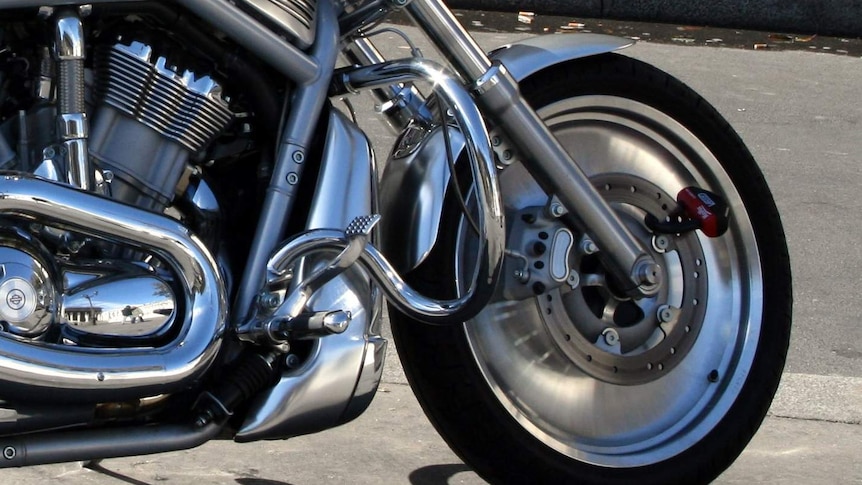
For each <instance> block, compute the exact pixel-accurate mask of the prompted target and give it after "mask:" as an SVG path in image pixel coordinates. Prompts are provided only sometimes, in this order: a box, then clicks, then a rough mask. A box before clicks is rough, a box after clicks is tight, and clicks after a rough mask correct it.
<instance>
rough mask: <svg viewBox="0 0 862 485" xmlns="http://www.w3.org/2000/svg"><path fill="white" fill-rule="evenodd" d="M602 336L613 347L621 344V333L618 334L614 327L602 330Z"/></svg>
mask: <svg viewBox="0 0 862 485" xmlns="http://www.w3.org/2000/svg"><path fill="white" fill-rule="evenodd" d="M602 337H604V338H605V343H606V344H608V345H610V346H611V347H614V346H616V345H619V343H620V334H618V333H617V331H616V330H614V329H612V328H606V329H605V330H604V331H603V332H602Z"/></svg>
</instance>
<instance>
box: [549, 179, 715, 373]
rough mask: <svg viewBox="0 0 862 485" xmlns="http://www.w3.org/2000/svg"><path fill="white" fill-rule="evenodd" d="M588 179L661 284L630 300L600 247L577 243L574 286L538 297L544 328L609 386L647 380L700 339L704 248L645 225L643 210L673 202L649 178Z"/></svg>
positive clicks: (659, 210) (692, 236) (693, 236)
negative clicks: (656, 268)
mask: <svg viewBox="0 0 862 485" xmlns="http://www.w3.org/2000/svg"><path fill="white" fill-rule="evenodd" d="M593 182H594V184H595V185H596V187H597V188H598V189H599V190H600V192H601V193H602V195H603V196H604V197H605V199H606V200H607V201H608V202H609V203H610V204H611V206H612V207H613V208H614V209H615V211H616V212H617V214H618V215H619V216H620V218H621V219H622V220H623V222H624V224H625V225H626V226H627V227H628V229H629V230H630V231H631V232H632V234H633V235H634V236H635V237H636V238H637V239H638V240H640V241H641V243H642V244H643V246H644V247H645V248H647V249H648V250H649V251H650V253H651V254H652V256H653V258H655V261H656V262H658V263H659V265H660V266H661V268H662V271H663V273H664V274H663V281H664V282H665V284H664V286H663V287H662V289H661V290H660V291H659V292H658V294H656V295H653V296H650V297H645V298H641V299H639V300H635V299H632V298H629V297H627V296H625V295H624V294H623V292H622V291H619V290H618V289H617V288H616V285H615V284H614V282H613V281H612V279H611V278H610V276H609V275H608V274H607V272H606V271H605V270H604V267H603V266H602V264H601V253H600V252H594V251H595V248H589V249H585V247H584V246H583V245H582V247H581V248H579V250H578V251H574V252H573V254H572V256H571V259H570V264H571V267H572V268H573V269H575V271H577V272H578V273H579V275H580V283H579V285H578V286H577V287H575V288H574V289H572V288H569V287H567V286H565V285H564V286H561V287H559V288H556V289H554V290H552V291H549V292H547V293H546V294H543V295H540V296H538V297H537V298H536V300H537V303H538V305H539V306H540V308H541V315H542V319H543V322H544V324H545V326H546V327H547V329H548V331H549V334H550V335H551V337H552V338H553V339H554V341H555V343H556V344H557V346H558V347H559V348H560V349H561V350H562V351H563V352H564V353H565V355H566V356H567V357H568V358H569V359H570V360H571V361H572V363H573V364H575V365H576V366H577V367H579V368H580V369H582V370H583V371H584V372H586V373H587V374H589V375H591V376H593V377H594V378H596V379H600V380H602V381H605V382H609V383H612V384H619V385H631V384H641V383H644V382H649V381H652V380H654V379H658V378H660V377H661V376H662V375H663V374H665V373H667V372H668V371H670V370H671V369H673V368H674V367H675V366H676V365H677V364H678V363H679V362H681V361H682V360H683V359H684V358H685V356H686V354H687V353H688V351H689V350H690V349H691V347H692V346H693V345H694V343H695V341H696V340H697V336H698V333H699V332H700V329H701V325H702V323H703V320H704V314H705V307H706V305H705V304H701V302H705V301H706V296H707V274H706V271H707V270H706V266H705V265H704V255H703V252H702V247H701V244H700V242H699V239H698V235H697V233H696V232H689V233H685V234H676V235H654V234H653V233H652V232H650V231H649V230H648V229H647V228H646V226H645V225H644V223H643V220H644V216H645V215H646V214H647V213H649V214H653V215H655V216H657V217H660V218H666V217H669V216H670V213H671V211H672V210H673V209H674V207H675V204H676V203H675V200H674V198H673V197H672V196H670V195H669V194H667V193H665V192H664V191H662V190H661V189H659V188H658V187H656V186H655V185H653V184H651V183H650V182H648V181H646V180H643V179H641V178H638V177H634V176H631V175H622V174H612V175H603V176H598V177H595V178H594V179H593Z"/></svg>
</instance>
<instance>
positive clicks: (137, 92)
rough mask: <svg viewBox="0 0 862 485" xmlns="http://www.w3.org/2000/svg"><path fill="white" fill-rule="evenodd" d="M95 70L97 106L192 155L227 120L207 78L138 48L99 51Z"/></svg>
mask: <svg viewBox="0 0 862 485" xmlns="http://www.w3.org/2000/svg"><path fill="white" fill-rule="evenodd" d="M96 70H97V75H98V79H99V81H98V83H97V87H96V94H97V96H98V97H99V98H100V99H101V100H102V101H104V102H105V103H107V104H108V105H110V106H112V107H113V108H115V109H117V110H119V111H120V112H122V113H123V114H125V115H127V116H129V117H131V118H133V119H135V120H137V121H139V122H141V123H143V124H144V125H146V126H148V127H150V128H152V129H153V130H156V131H157V132H158V133H160V134H161V135H162V136H164V137H166V138H168V139H170V140H174V141H176V142H178V143H180V144H181V145H183V146H184V147H186V148H188V149H189V150H191V151H192V152H197V151H200V150H201V149H202V148H204V147H205V146H206V145H207V144H209V142H210V141H212V140H213V139H214V138H215V137H216V136H217V135H218V134H219V133H220V132H221V131H222V130H223V129H224V128H225V127H226V126H227V125H228V123H230V121H231V119H232V118H233V113H231V111H230V108H229V106H228V102H227V101H226V99H225V98H224V96H223V95H222V88H221V86H220V85H219V84H218V83H216V82H215V81H214V80H213V79H212V78H210V77H208V76H205V75H198V74H196V73H194V72H192V71H191V70H181V69H180V68H179V67H177V65H175V64H172V63H171V61H170V60H168V58H166V57H161V56H157V55H156V54H155V53H154V51H153V49H152V48H151V47H150V46H148V45H146V44H143V43H141V42H137V41H132V42H130V43H128V44H126V43H123V42H119V43H117V44H114V45H113V46H111V47H109V48H103V49H100V50H99V52H98V54H97V56H96Z"/></svg>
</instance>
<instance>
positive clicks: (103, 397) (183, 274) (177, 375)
mask: <svg viewBox="0 0 862 485" xmlns="http://www.w3.org/2000/svg"><path fill="white" fill-rule="evenodd" d="M0 193H2V194H3V197H0V215H2V216H4V217H6V218H7V220H12V221H15V220H19V221H24V222H26V221H39V223H40V224H45V225H46V226H51V227H53V228H55V229H57V230H59V231H70V232H74V233H75V234H79V235H82V236H84V237H86V238H88V239H89V240H94V241H104V242H107V243H111V244H118V245H121V246H123V247H127V248H130V249H133V250H137V251H141V252H143V251H146V252H147V253H148V254H151V255H153V256H154V257H155V258H157V259H158V260H159V261H161V262H162V264H163V266H164V267H166V268H168V269H169V271H170V273H171V274H172V275H174V276H175V278H176V280H177V281H176V283H175V286H176V288H177V289H178V290H179V294H175V292H174V291H173V290H169V289H168V285H167V284H166V283H165V282H164V281H163V280H161V278H159V277H158V276H157V275H155V274H152V273H151V272H148V271H147V270H146V269H145V268H139V269H138V270H131V269H128V270H126V271H125V272H122V271H116V269H117V268H111V267H110V266H111V265H110V264H107V263H105V262H96V263H95V264H96V265H99V266H102V268H101V270H100V271H102V274H107V275H109V276H102V277H100V276H98V273H97V272H96V274H95V277H93V276H94V275H90V279H89V282H87V281H84V280H85V279H86V278H82V277H81V276H80V275H81V274H83V273H85V272H86V271H82V270H81V267H80V266H79V267H78V268H77V269H76V270H75V271H73V272H69V271H66V272H65V273H63V274H64V276H67V277H69V276H70V275H72V274H77V275H78V276H76V277H75V278H74V281H69V285H68V287H69V288H70V289H71V291H70V293H69V297H68V300H67V301H66V302H65V307H66V310H68V309H69V307H70V306H71V305H75V306H77V307H84V306H85V305H86V306H87V307H89V306H90V305H91V303H90V302H89V301H88V302H87V303H86V304H84V303H83V301H84V300H87V298H86V297H85V296H84V295H87V296H89V297H90V298H91V299H92V298H94V297H98V296H97V295H95V292H96V291H98V292H99V295H103V296H105V297H106V298H105V299H106V301H107V300H108V299H109V298H108V297H111V296H112V295H113V296H116V295H118V294H119V293H120V292H122V291H123V290H124V288H128V285H135V286H137V287H138V289H137V291H136V292H137V294H136V295H132V296H131V297H127V298H125V299H120V297H116V298H114V297H112V298H110V300H111V301H113V302H114V303H113V305H114V311H119V312H120V314H122V307H121V308H117V305H120V304H121V303H122V304H123V307H125V305H129V306H131V305H132V304H134V305H137V306H140V307H145V306H147V305H149V308H150V309H151V310H153V311H152V312H151V313H153V314H156V313H155V310H159V309H161V310H163V311H165V312H168V311H169V312H170V314H171V315H170V316H171V318H172V319H173V320H172V323H170V324H168V325H163V326H160V327H158V328H159V331H157V332H155V337H156V338H147V339H145V340H144V341H141V340H140V339H139V340H138V341H135V340H134V336H128V335H124V336H123V338H124V339H131V340H132V341H133V342H134V345H126V346H122V345H111V344H112V342H111V341H110V340H103V341H101V342H96V343H94V344H92V345H81V344H80V343H78V342H75V341H74V339H72V340H69V339H65V338H64V339H63V341H60V342H58V341H57V340H56V339H52V340H51V341H49V340H47V339H43V338H22V337H23V336H28V337H29V336H30V335H31V334H35V333H38V332H43V331H44V328H45V327H44V325H46V323H44V322H43V321H41V320H40V321H38V322H36V323H33V319H34V316H35V317H38V316H39V315H42V313H39V311H40V310H39V308H40V307H39V306H38V305H37V306H36V308H35V309H34V310H33V311H32V312H30V314H29V320H28V319H22V318H20V317H18V318H19V320H21V321H22V322H25V323H21V322H17V323H16V322H8V321H7V325H6V326H7V327H8V329H9V331H8V333H4V332H0V399H13V398H14V399H16V400H27V401H31V402H35V401H45V400H50V401H52V402H91V403H92V402H100V401H111V402H114V401H117V400H124V399H135V398H141V397H146V396H153V395H158V394H170V393H173V392H177V391H180V390H184V389H188V388H189V387H190V386H192V385H194V383H195V382H196V381H197V379H199V378H200V377H201V376H202V375H203V373H204V372H205V371H206V370H207V369H208V368H209V366H210V364H211V363H212V362H213V360H214V359H215V356H216V354H217V353H218V350H219V348H220V343H221V340H222V337H223V335H224V332H225V328H226V319H227V306H228V305H227V292H226V289H225V283H224V280H223V277H222V274H221V272H220V270H219V269H218V266H217V264H216V262H215V260H214V259H213V258H212V256H211V255H210V253H209V251H208V250H207V249H206V247H205V246H204V244H203V243H202V242H201V241H200V240H199V239H198V238H197V237H196V236H194V235H192V234H191V233H190V232H189V230H188V229H187V228H185V227H184V226H183V225H182V224H180V223H179V222H177V221H175V220H173V219H170V218H168V217H165V216H161V215H157V214H153V213H151V212H149V211H146V210H142V209H137V208H134V207H130V206H128V205H125V204H121V203H119V202H116V201H113V200H110V199H106V198H103V197H100V196H97V195H94V194H90V193H85V192H81V191H78V190H76V189H73V188H71V187H69V186H66V185H61V184H55V183H52V182H48V181H45V180H39V179H35V178H29V177H22V176H10V175H7V176H2V177H0ZM37 226H38V224H37ZM27 227H31V225H27ZM8 240H9V239H8V238H7V241H8ZM21 241H26V239H20V240H18V241H14V240H13V242H7V243H6V247H4V248H0V263H3V264H4V265H5V266H6V267H10V268H14V269H15V272H12V273H10V274H12V276H10V277H8V278H6V280H5V281H2V282H0V287H2V286H3V285H4V284H7V285H8V289H7V290H6V292H5V295H4V298H6V299H10V300H11V299H12V298H13V297H14V296H15V295H18V296H20V294H18V293H17V292H16V291H18V290H20V291H21V292H23V293H24V296H25V297H28V296H29V295H28V293H27V292H26V291H25V290H27V291H30V290H29V289H28V288H26V287H24V289H21V286H20V284H21V283H20V281H19V280H25V279H28V278H29V283H28V284H29V285H30V287H31V288H32V292H33V294H36V295H37V296H38V295H39V293H40V289H41V290H42V292H43V293H45V300H44V303H45V304H44V305H43V306H44V307H45V312H44V316H45V317H46V319H47V317H48V315H49V314H50V315H53V318H54V319H56V318H57V315H59V313H60V310H59V309H57V307H56V296H54V297H53V298H54V299H53V300H52V299H51V298H49V297H50V296H51V295H56V293H55V292H52V291H49V290H50V287H49V286H48V283H47V282H49V281H52V283H51V284H52V285H53V287H54V288H59V287H60V285H59V284H57V283H56V282H53V279H52V275H54V276H53V277H54V278H58V276H57V275H60V274H61V272H60V271H58V270H54V269H48V268H49V264H48V263H47V262H42V261H39V264H35V263H34V261H38V260H39V259H40V256H39V255H38V254H37V253H38V251H37V250H35V249H32V248H35V247H36V245H34V244H30V248H27V245H25V244H24V243H22V242H21ZM2 243H3V241H2V240H0V246H2V245H3V244H2ZM3 259H5V261H4V260H3ZM46 259H48V260H49V261H53V259H49V258H46ZM34 264H35V266H34ZM19 266H20V267H21V268H18V267H19ZM34 267H35V268H37V269H33V268H34ZM24 268H30V269H24ZM43 268H44V271H43ZM9 281H13V282H15V283H14V284H11V283H8V282H9ZM33 281H44V282H45V283H33ZM147 286H148V287H149V289H148V290H147V291H148V293H149V294H150V295H153V294H154V292H155V293H156V294H157V295H156V298H157V301H146V295H147V293H141V291H142V290H141V288H143V287H147ZM123 302H124V303H123ZM92 303H97V301H95V300H94V301H93V302H92ZM12 304H13V305H16V306H18V305H22V304H23V300H22V301H18V302H17V303H15V302H12ZM93 306H95V305H93ZM13 310H14V309H13ZM49 310H50V311H49ZM12 316H13V317H15V315H14V314H13V315H12ZM142 316H143V317H144V319H146V318H147V313H146V312H143V311H142ZM165 316H166V317H167V316H168V315H165ZM6 318H7V320H8V315H6ZM45 321H47V320H45ZM47 322H48V323H47V325H50V324H51V322H50V321H47ZM162 323H163V322H162ZM162 323H160V324H159V325H162ZM70 328H71V327H70ZM150 337H153V336H150Z"/></svg>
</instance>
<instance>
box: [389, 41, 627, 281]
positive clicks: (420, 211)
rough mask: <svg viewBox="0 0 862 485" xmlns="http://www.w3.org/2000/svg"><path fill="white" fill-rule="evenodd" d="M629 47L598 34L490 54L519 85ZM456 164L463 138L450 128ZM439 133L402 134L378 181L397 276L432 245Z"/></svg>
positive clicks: (445, 174) (440, 177)
mask: <svg viewBox="0 0 862 485" xmlns="http://www.w3.org/2000/svg"><path fill="white" fill-rule="evenodd" d="M633 43H634V41H632V40H630V39H622V38H619V37H613V36H610V35H602V34H571V35H545V36H539V37H533V38H530V39H526V40H524V41H521V42H516V43H513V44H508V45H505V46H502V47H498V48H497V49H494V50H492V51H491V52H490V57H491V58H492V59H493V60H498V61H500V62H502V63H503V64H504V65H505V66H506V69H507V70H508V71H509V72H510V73H511V74H512V76H514V77H515V79H517V80H518V81H521V80H523V79H526V78H527V77H529V76H530V75H532V74H535V73H537V72H539V71H542V70H543V69H547V68H549V67H551V66H554V65H557V64H562V63H566V62H570V61H573V60H575V59H580V58H584V57H589V56H594V55H598V54H604V53H607V52H613V51H616V50H619V49H623V48H625V47H628V46H630V45H632V44H633ZM450 133H451V136H450V143H451V145H452V153H453V155H454V157H455V158H456V159H457V158H458V156H459V154H460V153H461V151H462V150H464V148H465V146H464V138H463V137H462V136H461V135H460V134H459V133H457V130H456V129H454V128H450ZM444 147H445V145H443V136H442V131H441V130H440V129H439V128H437V129H433V130H432V129H427V128H425V127H421V126H419V125H418V124H417V125H411V126H409V127H408V128H407V129H405V131H404V132H403V133H402V134H401V137H400V138H399V140H398V143H397V144H396V147H395V149H394V150H393V152H392V155H390V158H389V160H388V161H387V163H386V165H385V171H384V173H383V179H382V181H381V186H380V187H381V192H380V209H381V214H382V215H383V219H382V224H381V235H382V244H383V248H384V252H385V254H386V257H387V258H389V260H390V261H391V262H392V263H393V264H394V265H395V267H396V268H398V270H399V271H401V272H406V271H410V270H412V269H414V268H416V267H417V266H418V265H419V264H421V263H422V261H424V260H425V258H426V257H427V256H428V254H429V253H430V252H431V249H432V248H433V247H434V244H435V243H436V241H437V234H438V232H439V231H438V229H439V227H440V217H441V214H442V210H443V199H444V198H445V195H446V187H447V186H448V184H449V164H448V162H447V160H446V150H445V149H444Z"/></svg>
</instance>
